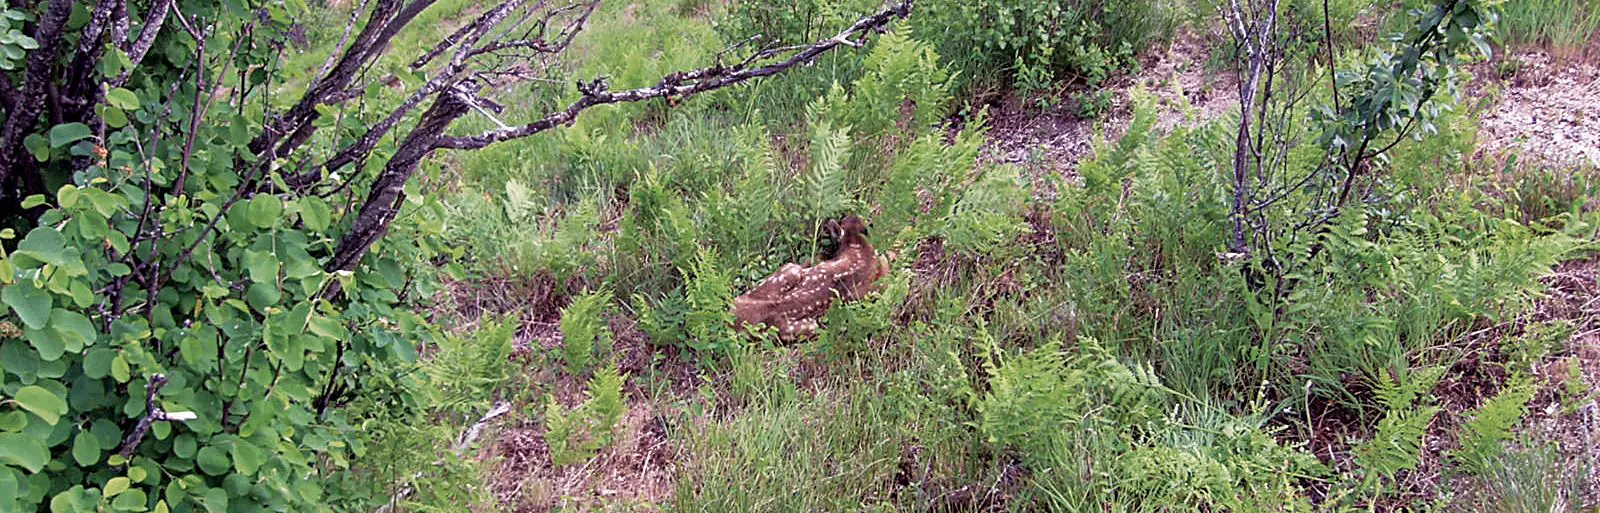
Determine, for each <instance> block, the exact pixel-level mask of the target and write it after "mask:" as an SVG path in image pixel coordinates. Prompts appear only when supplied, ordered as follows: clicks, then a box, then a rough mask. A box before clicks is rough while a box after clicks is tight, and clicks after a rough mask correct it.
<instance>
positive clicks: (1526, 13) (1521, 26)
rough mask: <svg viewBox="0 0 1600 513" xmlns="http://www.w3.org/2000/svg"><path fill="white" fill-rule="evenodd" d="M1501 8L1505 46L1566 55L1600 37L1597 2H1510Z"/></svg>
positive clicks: (1501, 31) (1516, 0) (1590, 44)
mask: <svg viewBox="0 0 1600 513" xmlns="http://www.w3.org/2000/svg"><path fill="white" fill-rule="evenodd" d="M1503 9H1504V13H1503V14H1502V15H1501V17H1500V26H1499V30H1500V38H1501V39H1502V40H1503V41H1505V43H1506V44H1509V45H1515V46H1544V47H1548V48H1549V49H1550V50H1552V51H1554V52H1555V53H1556V54H1558V55H1570V54H1572V53H1574V52H1582V51H1584V50H1585V48H1586V47H1589V46H1592V45H1593V43H1594V42H1595V38H1596V37H1600V3H1596V2H1594V1H1593V0H1510V1H1508V2H1506V3H1505V4H1503Z"/></svg>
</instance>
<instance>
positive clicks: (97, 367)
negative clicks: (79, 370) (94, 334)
mask: <svg viewBox="0 0 1600 513" xmlns="http://www.w3.org/2000/svg"><path fill="white" fill-rule="evenodd" d="M116 357H117V352H116V351H112V350H110V349H106V348H103V347H97V348H94V349H90V350H89V353H88V354H85V355H83V374H84V375H86V376H89V377H91V378H94V379H101V378H104V377H106V376H110V375H111V360H112V359H115V358H116Z"/></svg>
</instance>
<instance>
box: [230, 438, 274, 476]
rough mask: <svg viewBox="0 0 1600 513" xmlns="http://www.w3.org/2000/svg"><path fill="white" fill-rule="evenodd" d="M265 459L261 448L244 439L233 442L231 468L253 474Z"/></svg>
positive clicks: (242, 472)
mask: <svg viewBox="0 0 1600 513" xmlns="http://www.w3.org/2000/svg"><path fill="white" fill-rule="evenodd" d="M266 461H267V457H266V454H265V453H264V452H263V451H262V450H261V448H259V447H256V446H255V445H254V444H251V443H250V442H246V441H244V440H235V441H234V442H233V469H234V470H237V471H239V473H240V474H244V475H247V476H249V475H254V474H255V473H256V470H259V469H260V468H261V464H263V463H266Z"/></svg>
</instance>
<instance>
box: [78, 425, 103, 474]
mask: <svg viewBox="0 0 1600 513" xmlns="http://www.w3.org/2000/svg"><path fill="white" fill-rule="evenodd" d="M100 451H101V448H100V439H99V438H96V437H95V436H94V433H90V432H88V431H79V432H78V436H77V437H75V438H73V439H72V460H73V461H76V462H78V466H80V467H87V466H90V465H93V464H95V463H99V462H100Z"/></svg>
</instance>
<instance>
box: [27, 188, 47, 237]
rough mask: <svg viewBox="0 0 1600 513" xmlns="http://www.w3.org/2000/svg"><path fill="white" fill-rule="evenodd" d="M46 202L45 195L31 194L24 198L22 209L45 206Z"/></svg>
mask: <svg viewBox="0 0 1600 513" xmlns="http://www.w3.org/2000/svg"><path fill="white" fill-rule="evenodd" d="M44 202H45V197H44V195H43V194H29V195H28V197H26V198H22V208H33V207H37V206H39V205H43V204H44ZM35 229H37V228H35Z"/></svg>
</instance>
